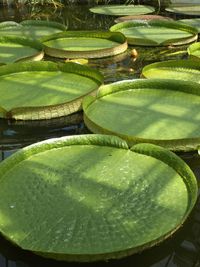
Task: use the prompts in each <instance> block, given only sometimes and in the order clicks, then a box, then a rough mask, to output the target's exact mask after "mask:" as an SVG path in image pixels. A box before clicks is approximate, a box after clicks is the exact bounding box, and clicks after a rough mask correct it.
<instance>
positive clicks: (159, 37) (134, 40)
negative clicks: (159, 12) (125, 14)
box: [110, 20, 198, 46]
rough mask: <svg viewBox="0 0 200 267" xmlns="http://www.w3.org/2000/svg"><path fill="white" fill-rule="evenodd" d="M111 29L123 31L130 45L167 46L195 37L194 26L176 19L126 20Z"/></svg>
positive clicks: (182, 42)
mask: <svg viewBox="0 0 200 267" xmlns="http://www.w3.org/2000/svg"><path fill="white" fill-rule="evenodd" d="M110 30H111V31H114V32H118V31H119V32H121V33H123V34H124V35H125V36H126V37H127V40H128V43H129V44H132V45H144V46H168V45H181V44H186V43H190V42H192V41H195V40H196V39H197V34H198V31H197V29H196V28H194V27H191V26H189V25H185V24H183V23H180V22H176V21H165V20H150V21H126V22H121V23H118V24H116V25H113V26H112V27H111V28H110Z"/></svg>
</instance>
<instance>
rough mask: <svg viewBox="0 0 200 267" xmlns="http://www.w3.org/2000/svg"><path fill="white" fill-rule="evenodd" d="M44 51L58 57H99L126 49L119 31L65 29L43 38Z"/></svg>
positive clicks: (124, 41) (123, 37)
mask: <svg viewBox="0 0 200 267" xmlns="http://www.w3.org/2000/svg"><path fill="white" fill-rule="evenodd" d="M43 44H44V46H45V53H46V54H47V55H50V56H54V57H60V58H82V57H84V58H101V57H107V56H114V55H117V54H120V53H122V52H124V51H125V50H126V49H127V41H126V38H125V36H124V35H123V34H121V33H111V32H93V31H90V32H88V31H67V32H63V33H58V34H55V35H52V36H49V37H47V38H43Z"/></svg>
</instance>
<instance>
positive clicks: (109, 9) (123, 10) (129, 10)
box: [90, 5, 155, 16]
mask: <svg viewBox="0 0 200 267" xmlns="http://www.w3.org/2000/svg"><path fill="white" fill-rule="evenodd" d="M90 11H91V12H93V13H97V14H104V15H110V16H125V15H141V14H149V13H153V12H154V11H155V8H154V7H152V6H147V5H103V6H95V7H92V8H90Z"/></svg>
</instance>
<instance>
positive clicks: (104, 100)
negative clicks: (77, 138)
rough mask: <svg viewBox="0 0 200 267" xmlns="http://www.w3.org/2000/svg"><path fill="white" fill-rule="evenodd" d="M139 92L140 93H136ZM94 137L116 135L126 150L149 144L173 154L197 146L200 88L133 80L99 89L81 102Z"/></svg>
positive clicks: (86, 121) (198, 86)
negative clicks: (97, 135)
mask: <svg viewBox="0 0 200 267" xmlns="http://www.w3.org/2000/svg"><path fill="white" fill-rule="evenodd" d="M138 89H139V90H138ZM83 110H84V121H85V124H86V126H87V127H88V129H89V130H90V131H92V132H93V133H104V134H112V135H117V136H119V137H121V138H123V139H125V140H126V141H127V142H128V144H129V146H132V145H133V144H135V143H139V142H140V143H141V142H149V143H155V144H159V145H162V146H164V147H167V148H169V149H172V150H180V151H181V150H183V151H185V150H193V149H197V147H198V146H199V143H200V112H199V110H200V85H199V84H198V83H193V82H191V81H190V82H188V81H179V80H163V79H162V80H159V79H148V80H142V79H141V80H133V81H129V80H128V81H123V82H117V83H113V84H109V85H105V86H102V87H101V88H100V89H99V91H98V94H97V96H96V97H92V96H91V97H86V98H85V99H84V101H83Z"/></svg>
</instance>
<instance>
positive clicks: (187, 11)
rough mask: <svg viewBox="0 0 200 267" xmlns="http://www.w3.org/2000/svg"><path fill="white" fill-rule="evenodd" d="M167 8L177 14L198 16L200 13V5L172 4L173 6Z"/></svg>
mask: <svg viewBox="0 0 200 267" xmlns="http://www.w3.org/2000/svg"><path fill="white" fill-rule="evenodd" d="M165 10H166V11H168V12H172V13H177V14H184V15H190V16H192V15H194V16H198V15H199V14H200V5H197V4H196V5H195V4H194V5H183V6H181V5H177V6H176V5H174V6H173V5H172V6H171V7H167V8H165Z"/></svg>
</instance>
